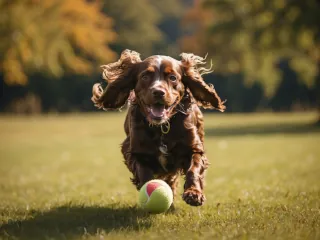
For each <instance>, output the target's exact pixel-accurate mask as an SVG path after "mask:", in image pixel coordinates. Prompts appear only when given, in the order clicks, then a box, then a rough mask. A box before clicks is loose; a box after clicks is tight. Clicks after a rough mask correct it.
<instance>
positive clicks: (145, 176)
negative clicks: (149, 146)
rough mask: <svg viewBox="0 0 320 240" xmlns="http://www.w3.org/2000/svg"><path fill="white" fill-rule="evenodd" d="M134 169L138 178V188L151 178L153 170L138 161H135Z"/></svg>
mask: <svg viewBox="0 0 320 240" xmlns="http://www.w3.org/2000/svg"><path fill="white" fill-rule="evenodd" d="M136 170H137V176H138V178H139V183H138V185H137V189H140V188H141V187H142V186H143V185H144V184H145V183H146V182H148V181H150V180H151V179H153V171H152V170H151V169H150V168H148V167H146V166H144V165H142V164H141V163H139V162H136Z"/></svg>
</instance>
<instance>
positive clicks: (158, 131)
mask: <svg viewBox="0 0 320 240" xmlns="http://www.w3.org/2000/svg"><path fill="white" fill-rule="evenodd" d="M180 56H181V60H180V61H179V60H176V59H174V58H171V57H169V56H162V55H155V56H151V57H148V58H146V59H144V60H141V58H140V54H139V53H137V52H135V51H131V50H125V51H123V52H122V54H121V56H120V59H119V60H118V61H117V62H114V63H110V64H107V65H104V66H102V68H103V73H102V76H103V78H104V79H105V80H106V81H107V83H108V85H107V87H106V88H105V89H103V88H102V85H101V84H99V83H97V84H95V85H94V86H93V90H92V92H93V96H92V101H93V102H94V104H95V106H96V107H98V108H100V109H105V110H107V109H119V108H121V107H123V106H124V105H125V104H126V103H127V102H128V105H129V106H128V112H127V115H126V119H125V123H124V129H125V133H126V139H125V140H124V142H123V143H122V146H121V152H122V154H123V157H124V162H125V164H126V166H127V168H128V169H129V171H130V172H131V173H132V174H133V176H132V178H131V181H132V183H133V184H134V185H135V186H136V188H137V189H138V190H139V189H140V188H141V187H142V186H143V185H144V183H146V182H147V181H149V180H151V179H154V178H158V179H162V180H164V181H165V182H167V183H168V185H169V186H170V187H171V189H172V191H173V193H174V195H176V191H177V185H178V179H179V176H180V175H185V183H184V192H183V195H182V198H183V200H184V201H185V202H186V203H187V204H189V205H191V206H200V205H202V204H203V203H204V202H205V199H206V198H205V195H204V192H203V188H204V176H205V171H206V169H207V168H208V165H209V162H208V159H207V157H206V156H205V153H204V123H203V114H202V112H201V110H200V107H202V108H205V109H216V110H218V111H221V112H223V111H224V110H225V108H226V107H225V105H224V103H225V102H224V101H221V99H220V97H219V96H218V94H217V92H216V91H215V89H214V87H213V86H212V85H207V84H206V83H205V82H204V80H203V78H202V75H203V74H205V73H209V72H211V71H210V69H206V68H204V67H201V66H202V65H204V64H205V62H204V61H205V58H202V57H200V56H196V55H194V54H191V53H182V54H181V55H180Z"/></svg>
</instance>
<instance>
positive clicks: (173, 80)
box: [169, 75, 177, 82]
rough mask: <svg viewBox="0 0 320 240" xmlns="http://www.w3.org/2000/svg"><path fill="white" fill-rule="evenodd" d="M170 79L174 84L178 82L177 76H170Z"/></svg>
mask: <svg viewBox="0 0 320 240" xmlns="http://www.w3.org/2000/svg"><path fill="white" fill-rule="evenodd" d="M169 79H170V80H171V81H172V82H175V81H177V77H176V76H175V75H170V77H169Z"/></svg>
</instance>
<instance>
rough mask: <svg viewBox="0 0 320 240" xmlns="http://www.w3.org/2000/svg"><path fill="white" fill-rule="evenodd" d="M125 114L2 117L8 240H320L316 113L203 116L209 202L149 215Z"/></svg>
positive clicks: (2, 219)
mask: <svg viewBox="0 0 320 240" xmlns="http://www.w3.org/2000/svg"><path fill="white" fill-rule="evenodd" d="M124 114H125V113H99V114H77V115H76V114H74V115H63V116H51V115H49V116H38V117H13V116H1V117H0V132H1V135H0V238H1V239H124V238H126V239H162V238H163V239H205V238H206V239H212V238H216V239H320V128H316V127H314V126H313V125H311V123H312V122H314V121H315V119H316V114H315V113H297V114H280V115H275V114H250V115H236V114H235V115H228V114H214V115H209V114H207V115H206V116H205V124H206V142H205V146H206V151H207V155H208V158H209V160H210V162H211V166H210V168H209V170H208V172H207V175H206V183H207V184H206V188H205V193H206V197H207V202H206V204H205V205H204V206H203V207H190V206H188V205H187V204H185V203H184V202H183V201H182V200H181V196H180V195H181V193H182V185H183V184H180V192H179V196H178V197H177V199H176V204H175V205H176V210H175V211H172V212H168V213H165V214H159V215H149V214H148V213H145V212H143V211H141V210H140V209H139V208H138V207H137V192H136V190H135V188H134V187H133V185H132V184H131V183H130V181H129V177H130V174H129V172H128V170H127V169H126V167H125V165H124V164H123V161H122V157H121V154H120V143H121V141H122V140H123V138H124V132H123V129H122V127H123V121H124V116H125V115H124Z"/></svg>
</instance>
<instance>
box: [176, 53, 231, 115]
mask: <svg viewBox="0 0 320 240" xmlns="http://www.w3.org/2000/svg"><path fill="white" fill-rule="evenodd" d="M180 56H181V65H182V68H183V72H184V76H183V77H182V82H183V83H184V84H185V86H186V87H188V88H189V89H190V91H191V93H192V95H193V97H194V98H195V99H196V101H197V103H198V105H199V106H201V107H203V108H211V109H212V108H214V109H217V110H219V111H220V112H223V111H224V110H225V109H226V107H225V106H224V103H225V101H224V102H223V101H221V99H220V97H219V96H218V94H217V92H216V90H215V89H214V87H213V85H210V86H209V85H207V84H206V83H205V81H204V80H203V78H202V76H201V75H203V74H206V73H210V72H211V71H210V69H206V68H204V67H198V65H203V64H205V62H204V60H205V58H202V57H199V56H196V55H194V54H192V53H182V54H181V55H180Z"/></svg>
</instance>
